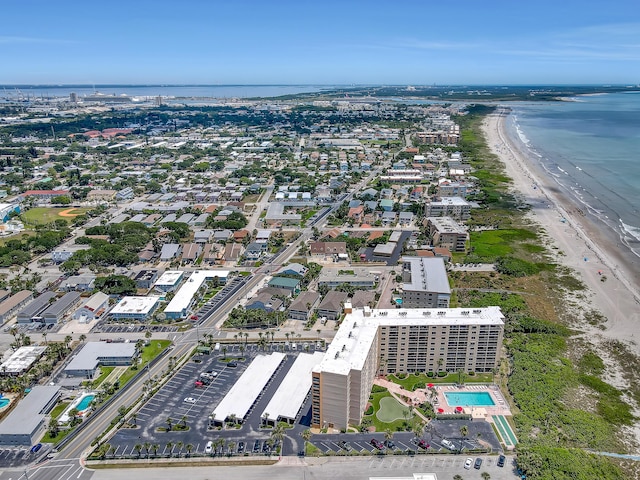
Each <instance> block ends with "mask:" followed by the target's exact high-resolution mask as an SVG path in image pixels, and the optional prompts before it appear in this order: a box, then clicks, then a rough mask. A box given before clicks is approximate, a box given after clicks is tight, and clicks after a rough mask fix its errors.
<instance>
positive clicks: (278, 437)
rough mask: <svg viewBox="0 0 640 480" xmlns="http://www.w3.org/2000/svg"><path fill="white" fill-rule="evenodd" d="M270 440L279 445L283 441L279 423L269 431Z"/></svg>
mask: <svg viewBox="0 0 640 480" xmlns="http://www.w3.org/2000/svg"><path fill="white" fill-rule="evenodd" d="M271 438H272V439H273V440H275V441H276V442H279V443H281V442H282V440H284V427H283V426H282V424H281V423H276V425H275V427H273V430H272V431H271Z"/></svg>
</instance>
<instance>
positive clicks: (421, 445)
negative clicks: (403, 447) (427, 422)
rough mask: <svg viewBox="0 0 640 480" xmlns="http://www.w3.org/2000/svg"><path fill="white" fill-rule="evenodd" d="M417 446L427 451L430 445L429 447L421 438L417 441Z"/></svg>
mask: <svg viewBox="0 0 640 480" xmlns="http://www.w3.org/2000/svg"><path fill="white" fill-rule="evenodd" d="M418 446H419V447H420V448H424V449H425V450H426V449H428V448H429V447H430V446H431V445H429V444H428V443H427V441H426V440H425V439H424V438H421V439H420V440H418Z"/></svg>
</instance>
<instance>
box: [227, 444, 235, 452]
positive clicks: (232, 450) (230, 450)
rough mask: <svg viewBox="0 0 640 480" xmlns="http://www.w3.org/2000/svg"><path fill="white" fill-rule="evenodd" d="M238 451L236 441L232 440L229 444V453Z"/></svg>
mask: <svg viewBox="0 0 640 480" xmlns="http://www.w3.org/2000/svg"><path fill="white" fill-rule="evenodd" d="M235 451H236V442H234V441H231V442H229V443H228V444H227V452H229V455H233V452H235Z"/></svg>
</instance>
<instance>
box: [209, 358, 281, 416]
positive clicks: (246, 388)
mask: <svg viewBox="0 0 640 480" xmlns="http://www.w3.org/2000/svg"><path fill="white" fill-rule="evenodd" d="M284 358H285V355H284V354H283V353H280V352H273V353H272V354H271V355H258V356H257V357H256V358H255V359H254V360H253V362H251V365H249V367H248V368H247V369H246V370H245V371H244V373H243V374H242V376H241V377H240V378H239V379H238V381H237V382H236V383H235V384H234V385H233V387H231V390H229V392H228V393H227V394H226V395H225V397H224V398H223V399H222V401H221V402H220V403H219V404H218V406H217V407H216V409H215V410H214V411H213V413H212V414H211V417H210V419H211V420H212V421H214V422H216V423H222V422H224V421H225V420H226V419H228V418H229V417H231V416H232V415H233V416H234V417H235V418H236V420H237V421H242V420H243V419H244V417H245V416H246V414H247V412H248V411H249V409H250V408H251V405H253V403H254V402H255V401H256V398H258V395H260V392H262V389H263V388H264V387H265V386H266V385H267V383H268V382H269V380H271V377H272V376H273V374H274V373H275V372H276V370H277V369H278V367H279V366H280V364H281V363H282V361H283V360H284Z"/></svg>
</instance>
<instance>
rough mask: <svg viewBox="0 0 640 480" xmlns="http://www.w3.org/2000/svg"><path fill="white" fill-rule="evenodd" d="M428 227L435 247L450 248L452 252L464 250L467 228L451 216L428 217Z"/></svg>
mask: <svg viewBox="0 0 640 480" xmlns="http://www.w3.org/2000/svg"><path fill="white" fill-rule="evenodd" d="M427 228H428V230H429V236H430V237H431V242H432V244H433V246H434V247H443V248H448V249H449V250H450V251H452V252H464V251H465V245H466V243H467V230H466V228H465V227H464V226H463V225H460V224H459V223H458V222H456V221H455V220H454V219H453V218H451V217H428V218H427Z"/></svg>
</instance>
